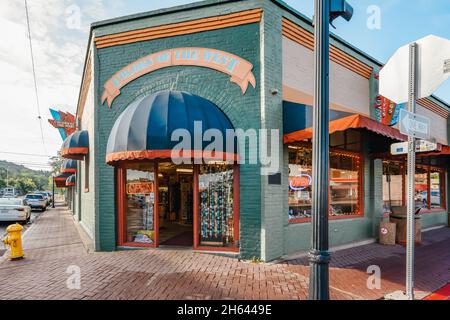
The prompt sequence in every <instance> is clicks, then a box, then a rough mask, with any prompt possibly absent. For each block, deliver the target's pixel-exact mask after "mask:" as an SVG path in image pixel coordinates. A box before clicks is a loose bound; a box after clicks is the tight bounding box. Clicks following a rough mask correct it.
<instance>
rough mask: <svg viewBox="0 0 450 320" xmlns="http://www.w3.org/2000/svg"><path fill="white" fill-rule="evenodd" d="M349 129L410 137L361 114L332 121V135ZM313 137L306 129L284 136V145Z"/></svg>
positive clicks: (404, 139) (398, 137) (398, 138)
mask: <svg viewBox="0 0 450 320" xmlns="http://www.w3.org/2000/svg"><path fill="white" fill-rule="evenodd" d="M347 129H367V130H369V131H372V132H375V133H377V134H381V135H383V136H386V137H388V138H391V139H395V140H399V141H407V140H408V137H407V136H405V135H404V134H402V133H400V131H399V130H397V129H395V128H392V127H389V126H387V125H384V124H382V123H380V122H378V121H375V120H372V119H370V118H368V117H365V116H362V115H360V114H355V115H352V116H349V117H345V118H342V119H338V120H333V121H330V134H332V133H335V132H338V131H345V130H347ZM312 135H313V129H312V128H306V129H303V130H299V131H296V132H292V133H289V134H286V135H284V143H293V142H299V141H302V140H305V139H311V138H312Z"/></svg>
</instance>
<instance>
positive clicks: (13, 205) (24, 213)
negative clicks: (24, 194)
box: [0, 198, 31, 223]
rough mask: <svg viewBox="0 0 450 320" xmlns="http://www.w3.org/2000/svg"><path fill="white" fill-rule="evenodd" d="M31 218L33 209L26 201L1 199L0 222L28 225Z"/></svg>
mask: <svg viewBox="0 0 450 320" xmlns="http://www.w3.org/2000/svg"><path fill="white" fill-rule="evenodd" d="M30 218H31V208H30V207H29V206H28V205H27V202H26V201H25V200H24V199H17V198H2V199H0V221H2V222H22V223H27V222H29V221H30Z"/></svg>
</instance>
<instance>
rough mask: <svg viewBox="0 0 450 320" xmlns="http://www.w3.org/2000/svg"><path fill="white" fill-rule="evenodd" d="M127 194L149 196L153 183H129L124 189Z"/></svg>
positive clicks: (152, 190)
mask: <svg viewBox="0 0 450 320" xmlns="http://www.w3.org/2000/svg"><path fill="white" fill-rule="evenodd" d="M126 191H127V194H129V195H132V194H151V193H153V192H154V184H153V182H130V183H127V187H126Z"/></svg>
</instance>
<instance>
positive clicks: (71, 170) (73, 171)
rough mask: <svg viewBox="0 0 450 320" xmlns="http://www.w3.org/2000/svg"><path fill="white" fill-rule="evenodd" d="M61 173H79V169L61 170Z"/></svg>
mask: <svg viewBox="0 0 450 320" xmlns="http://www.w3.org/2000/svg"><path fill="white" fill-rule="evenodd" d="M61 173H77V169H61Z"/></svg>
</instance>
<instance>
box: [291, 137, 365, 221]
mask: <svg viewBox="0 0 450 320" xmlns="http://www.w3.org/2000/svg"><path fill="white" fill-rule="evenodd" d="M361 137H362V134H361ZM289 146H291V147H292V146H294V147H295V146H301V147H309V148H312V146H311V144H310V143H306V142H300V143H297V144H290V145H288V148H289ZM331 152H335V153H340V154H342V155H348V156H352V157H357V158H359V168H358V169H359V170H358V184H359V185H358V208H359V209H358V211H357V214H354V215H343V216H332V215H330V213H328V220H330V221H334V220H349V219H361V218H364V216H365V203H364V181H365V180H364V163H365V157H364V153H363V152H362V151H359V152H357V151H348V150H345V149H341V148H336V147H330V153H331ZM289 165H290V164H289V163H288V166H289ZM329 177H330V179H329V180H330V181H329V182H331V166H330V167H329ZM328 188H329V189H328V191H329V197H328V208H330V206H331V196H330V194H331V185H330V184H329V186H328ZM288 208H289V202H288ZM287 219H288V223H289V224H302V223H310V222H311V221H312V218H295V219H289V215H288V218H287Z"/></svg>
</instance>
